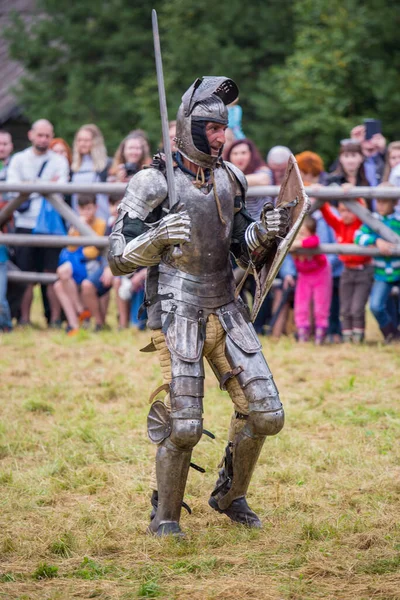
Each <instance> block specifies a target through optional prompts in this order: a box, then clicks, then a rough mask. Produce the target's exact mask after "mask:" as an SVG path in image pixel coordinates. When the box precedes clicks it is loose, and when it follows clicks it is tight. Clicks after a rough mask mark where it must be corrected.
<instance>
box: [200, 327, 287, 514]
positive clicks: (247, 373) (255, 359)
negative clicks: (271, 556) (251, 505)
mask: <svg viewBox="0 0 400 600" xmlns="http://www.w3.org/2000/svg"><path fill="white" fill-rule="evenodd" d="M226 356H227V358H228V361H229V364H230V365H231V367H232V369H234V368H237V366H238V365H240V366H241V367H242V371H241V372H240V373H239V374H238V375H237V376H236V377H237V379H238V381H239V383H240V386H241V387H242V389H243V392H244V394H245V396H246V399H247V400H248V405H249V414H248V416H247V417H246V424H245V425H244V427H243V428H242V429H241V431H240V432H239V433H237V434H236V435H235V436H234V439H233V441H232V442H231V443H230V444H229V445H228V447H227V449H226V452H225V457H224V463H225V464H224V468H223V470H222V471H221V472H220V477H219V479H218V481H217V484H216V487H215V489H214V492H213V494H212V496H214V497H215V499H216V500H217V502H218V507H219V508H220V509H221V510H225V509H227V508H228V507H229V506H231V504H232V502H233V501H234V500H236V499H237V498H241V497H243V496H245V495H246V493H247V489H248V486H249V483H250V479H251V476H252V474H253V471H254V468H255V465H256V463H257V460H258V457H259V454H260V452H261V449H262V447H263V444H264V441H265V438H266V437H267V436H270V435H276V434H277V433H279V431H280V430H281V429H282V427H283V424H284V411H283V407H282V404H281V402H280V399H279V395H278V390H277V388H276V386H275V383H274V381H273V378H272V374H271V372H270V370H269V368H268V365H267V363H266V361H265V358H264V356H263V355H262V353H261V352H256V353H253V354H245V353H244V352H243V351H242V350H241V349H240V348H239V347H238V346H237V345H236V344H235V343H234V342H233V341H232V340H231V339H230V338H229V336H228V337H227V338H226Z"/></svg>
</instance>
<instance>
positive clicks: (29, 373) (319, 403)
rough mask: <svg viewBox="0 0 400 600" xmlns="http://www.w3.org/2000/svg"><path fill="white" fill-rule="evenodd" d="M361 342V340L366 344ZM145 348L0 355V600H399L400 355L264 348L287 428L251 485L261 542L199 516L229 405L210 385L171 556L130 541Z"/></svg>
mask: <svg viewBox="0 0 400 600" xmlns="http://www.w3.org/2000/svg"><path fill="white" fill-rule="evenodd" d="M370 326H371V327H372V328H371V329H370V331H369V337H370V338H371V337H372V338H373V337H374V336H376V339H378V336H377V335H376V333H375V330H374V329H373V326H372V324H370ZM147 341H148V335H147V334H146V333H139V334H135V333H133V332H124V333H117V332H106V333H102V334H97V335H95V334H92V333H86V332H84V333H83V334H82V336H80V337H78V338H75V339H68V338H66V337H65V335H64V334H62V333H59V332H46V331H40V330H38V331H26V332H16V333H15V334H13V335H11V336H3V337H2V338H0V372H1V396H0V411H1V412H0V510H1V514H0V582H1V583H0V598H1V599H7V600H9V599H17V598H18V599H19V600H65V599H70V598H71V599H76V598H79V599H86V598H99V599H101V600H106V599H108V600H116V599H120V600H130V599H134V598H160V599H165V600H188V599H190V600H208V599H213V600H214V599H216V600H230V599H242V598H246V599H247V598H248V599H257V600H258V599H266V600H278V599H279V600H286V599H291V600H300V599H302V600H303V599H304V600H305V599H307V600H308V599H310V600H314V599H317V598H318V599H319V598H323V599H331V598H336V599H340V600H347V599H357V600H367V599H374V600H375V599H380V600H394V599H399V598H400V448H399V434H400V414H399V391H400V380H399V377H398V372H399V368H400V354H399V347H385V346H382V345H380V344H379V343H378V344H377V343H371V344H369V345H366V346H363V347H346V346H341V347H323V348H320V349H317V348H315V347H313V346H312V345H309V346H308V345H307V346H306V347H304V346H298V345H296V343H295V342H293V341H292V340H289V339H284V340H281V341H280V342H278V343H276V342H272V341H271V340H266V341H265V343H264V347H265V354H266V356H267V359H268V361H269V363H270V366H271V368H272V370H273V372H274V375H275V379H276V381H277V383H278V386H279V388H280V392H281V397H282V399H283V401H284V404H285V407H286V414H287V423H286V426H285V429H284V430H283V432H282V433H281V434H280V435H279V436H277V437H276V438H273V439H270V440H268V442H267V443H266V445H265V448H264V451H263V453H262V456H261V460H260V462H259V465H258V467H257V469H256V471H255V474H254V480H253V484H252V487H251V491H250V494H249V498H250V504H251V506H252V507H253V508H254V509H255V510H256V511H257V512H258V513H259V514H260V516H261V518H262V519H263V521H264V528H263V529H262V530H261V531H248V530H246V529H243V528H240V527H238V526H232V525H231V524H230V523H229V522H228V520H227V519H226V518H225V517H223V516H221V515H217V514H216V513H213V512H212V511H211V510H210V509H209V508H208V505H207V499H208V495H209V492H210V490H211V489H212V488H213V484H214V481H215V478H216V465H217V463H218V462H219V459H220V456H221V454H222V451H223V448H224V445H225V436H226V430H227V426H228V422H229V417H230V413H231V407H230V402H229V398H228V396H227V395H226V394H224V393H222V392H220V391H219V389H218V387H217V385H216V382H215V380H214V379H213V376H212V375H210V373H209V372H208V373H207V375H208V380H207V383H206V402H205V406H206V413H205V426H206V427H207V428H208V429H210V430H212V431H213V432H214V433H215V434H216V436H217V439H216V440H215V441H211V440H209V439H208V438H206V439H204V440H202V441H201V442H200V444H199V445H198V446H197V448H196V449H195V456H194V460H195V462H197V463H198V464H200V465H202V466H204V467H205V468H206V469H207V472H206V474H205V475H201V474H199V473H197V472H194V471H192V472H191V474H190V480H189V483H188V488H187V495H186V500H187V501H188V503H189V504H190V505H191V506H192V508H193V515H192V516H191V517H189V516H187V515H186V513H185V514H184V516H183V519H182V525H183V528H184V529H185V531H186V532H187V539H186V540H185V541H181V542H178V541H175V540H169V539H167V540H158V539H153V538H150V537H148V536H146V535H145V533H144V532H145V529H146V525H147V520H148V515H149V490H148V478H149V473H150V469H151V464H152V460H153V454H154V450H153V447H152V445H151V444H150V443H149V442H148V441H147V437H146V430H145V422H146V414H147V410H148V404H147V398H148V395H149V391H150V390H151V389H154V388H155V387H156V386H157V385H159V383H160V372H159V368H158V366H157V363H156V360H155V357H154V355H148V354H142V353H139V352H138V349H139V348H140V347H142V346H144V345H146V343H147Z"/></svg>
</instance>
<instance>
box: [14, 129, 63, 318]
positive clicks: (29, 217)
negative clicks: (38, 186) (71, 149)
mask: <svg viewBox="0 0 400 600" xmlns="http://www.w3.org/2000/svg"><path fill="white" fill-rule="evenodd" d="M53 135H54V130H53V125H52V124H51V123H50V122H49V121H47V119H39V120H38V121H35V123H33V125H32V127H31V129H30V131H29V132H28V138H29V141H30V142H31V146H30V147H29V148H26V150H23V151H22V152H17V153H16V154H14V156H13V157H12V158H11V161H10V164H9V166H8V172H7V181H8V182H9V183H35V182H38V181H39V180H41V181H46V182H57V183H67V182H68V179H69V165H68V162H67V160H66V159H65V158H64V157H63V156H61V155H59V154H56V153H55V152H53V151H52V150H49V145H50V142H51V140H52V139H53ZM42 200H43V197H42V196H41V195H40V194H36V193H34V194H30V196H29V198H28V200H27V201H26V202H23V204H22V205H21V206H20V207H19V209H18V210H17V211H16V212H15V214H14V219H15V231H16V233H23V234H33V233H34V230H35V227H36V225H37V221H38V218H39V214H40V210H41V207H42ZM59 253H60V250H59V248H36V247H28V246H19V247H18V248H17V249H16V256H15V260H16V264H17V266H18V267H19V268H20V269H21V270H22V271H36V272H46V273H55V272H56V269H57V266H58V256H59ZM32 298H33V285H32V284H31V285H28V286H27V288H26V290H25V293H24V296H23V298H22V302H21V309H20V319H19V323H20V324H21V325H27V324H29V323H30V310H31V304H32ZM47 298H48V301H49V305H50V324H56V323H57V322H58V321H59V319H60V310H61V309H60V305H59V303H58V300H57V298H56V296H55V293H54V290H53V286H52V285H48V286H47Z"/></svg>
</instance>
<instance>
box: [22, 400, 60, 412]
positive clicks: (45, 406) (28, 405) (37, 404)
mask: <svg viewBox="0 0 400 600" xmlns="http://www.w3.org/2000/svg"><path fill="white" fill-rule="evenodd" d="M24 408H25V409H26V410H28V411H29V412H37V413H44V414H47V415H52V414H53V413H54V407H53V406H52V405H51V404H49V403H48V402H42V401H41V400H28V401H27V402H25V404H24Z"/></svg>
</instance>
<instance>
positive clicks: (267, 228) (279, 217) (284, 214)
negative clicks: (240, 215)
mask: <svg viewBox="0 0 400 600" xmlns="http://www.w3.org/2000/svg"><path fill="white" fill-rule="evenodd" d="M288 227H289V212H288V210H287V209H286V208H274V207H273V205H272V204H271V203H270V202H267V203H266V204H265V205H264V208H263V210H262V213H261V220H260V221H256V222H254V223H251V224H250V225H249V227H248V228H247V229H246V234H245V238H246V243H247V246H248V247H249V250H250V251H251V252H257V250H258V249H260V246H262V248H264V249H268V248H270V247H271V246H272V244H273V242H274V241H275V239H276V238H282V237H285V235H286V233H287V231H288Z"/></svg>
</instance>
